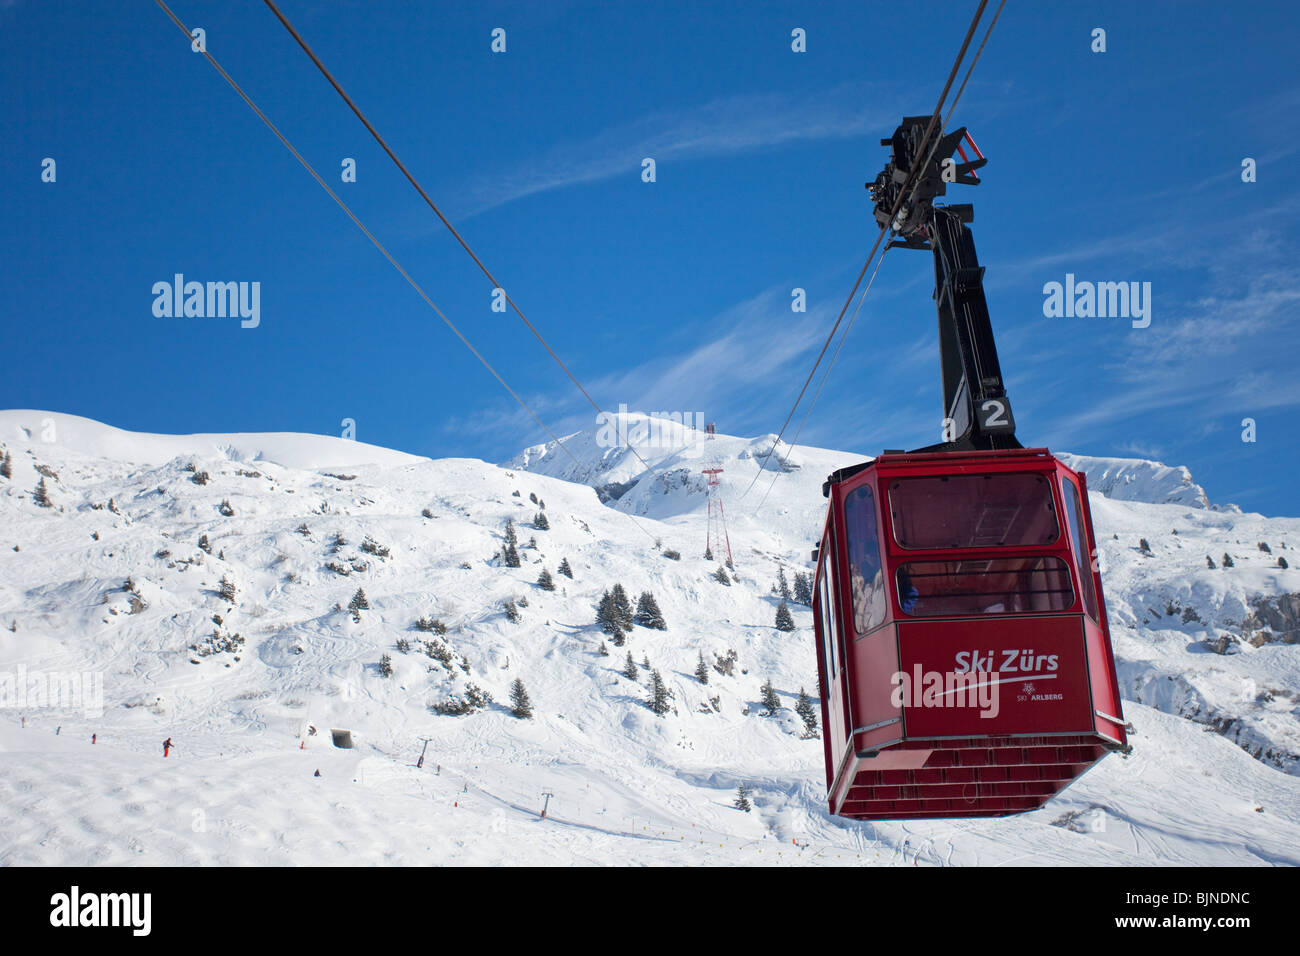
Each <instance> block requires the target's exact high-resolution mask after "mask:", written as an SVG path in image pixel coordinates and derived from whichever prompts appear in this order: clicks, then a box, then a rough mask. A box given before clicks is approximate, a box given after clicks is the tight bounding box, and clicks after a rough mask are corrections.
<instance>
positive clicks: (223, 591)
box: [218, 575, 237, 604]
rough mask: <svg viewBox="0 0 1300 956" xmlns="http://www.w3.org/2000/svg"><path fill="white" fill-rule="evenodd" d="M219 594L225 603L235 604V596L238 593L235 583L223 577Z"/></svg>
mask: <svg viewBox="0 0 1300 956" xmlns="http://www.w3.org/2000/svg"><path fill="white" fill-rule="evenodd" d="M218 593H219V594H220V595H221V600H223V601H225V602H226V603H227V604H234V603H235V595H236V593H237V592H236V590H235V582H234V581H232V580H230V578H229V577H227V576H226V575H222V576H221V585H220V587H219V589H218Z"/></svg>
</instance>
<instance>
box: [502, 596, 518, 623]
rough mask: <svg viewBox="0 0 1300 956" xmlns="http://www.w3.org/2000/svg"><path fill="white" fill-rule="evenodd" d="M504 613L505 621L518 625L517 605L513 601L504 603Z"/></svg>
mask: <svg viewBox="0 0 1300 956" xmlns="http://www.w3.org/2000/svg"><path fill="white" fill-rule="evenodd" d="M505 612H506V620H508V621H509V622H510V623H511V624H518V623H519V605H518V604H516V603H515V602H514V601H513V600H510V601H506V603H505Z"/></svg>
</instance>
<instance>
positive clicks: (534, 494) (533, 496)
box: [528, 491, 537, 504]
mask: <svg viewBox="0 0 1300 956" xmlns="http://www.w3.org/2000/svg"><path fill="white" fill-rule="evenodd" d="M528 500H529V501H531V502H532V503H533V504H537V492H535V491H530V492H528Z"/></svg>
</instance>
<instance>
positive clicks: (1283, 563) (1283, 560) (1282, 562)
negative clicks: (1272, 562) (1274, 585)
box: [1277, 555, 1291, 568]
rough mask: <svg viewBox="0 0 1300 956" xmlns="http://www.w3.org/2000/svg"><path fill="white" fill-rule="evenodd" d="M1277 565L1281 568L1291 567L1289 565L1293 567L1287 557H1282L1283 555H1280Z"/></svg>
mask: <svg viewBox="0 0 1300 956" xmlns="http://www.w3.org/2000/svg"><path fill="white" fill-rule="evenodd" d="M1277 566H1278V567H1279V568H1289V567H1291V565H1289V564H1287V563H1286V558H1284V557H1282V556H1281V555H1278V559H1277Z"/></svg>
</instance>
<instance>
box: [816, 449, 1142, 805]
mask: <svg viewBox="0 0 1300 956" xmlns="http://www.w3.org/2000/svg"><path fill="white" fill-rule="evenodd" d="M825 490H826V491H827V493H828V494H827V496H828V497H829V499H830V506H829V508H828V510H827V518H826V525H825V528H824V530H823V534H822V539H821V545H820V547H819V549H818V551H817V554H816V559H817V576H816V580H815V590H814V597H813V617H814V620H815V623H816V634H817V657H818V672H819V674H820V675H821V678H822V684H823V686H822V687H821V688H820V690H821V703H822V727H823V731H824V738H823V741H824V746H825V748H826V786H827V793H828V799H829V803H830V810H831V812H832V813H834V814H839V815H841V816H846V817H853V818H857V819H905V818H918V817H927V818H928V817H968V816H1005V815H1007V814H1012V813H1020V812H1023V811H1026V810H1034V809H1037V808H1038V807H1040V806H1042V805H1043V804H1044V803H1046V802H1047V801H1048V800H1050V799H1051V798H1052V797H1053V796H1055V795H1056V794H1057V793H1059V792H1060V791H1061V790H1063V789H1064V788H1065V787H1066V786H1068V785H1069V784H1070V783H1071V782H1073V781H1074V780H1076V779H1077V778H1078V777H1079V776H1080V775H1081V774H1083V773H1084V772H1086V771H1087V770H1088V769H1089V768H1091V767H1092V766H1093V765H1094V764H1095V763H1096V762H1097V761H1098V760H1100V759H1101V758H1102V757H1103V756H1105V755H1106V753H1107V752H1109V751H1111V750H1115V749H1121V748H1124V747H1126V745H1127V739H1126V736H1125V727H1124V720H1123V715H1122V712H1121V710H1120V700H1119V685H1118V681H1117V679H1116V674H1115V661H1114V656H1113V653H1112V650H1111V646H1110V640H1109V636H1108V635H1109V628H1108V627H1107V620H1106V608H1105V603H1104V599H1103V597H1102V591H1101V577H1100V574H1099V573H1098V571H1097V569H1096V567H1095V563H1094V562H1093V561H1092V560H1091V556H1092V555H1094V554H1095V553H1096V542H1095V539H1094V537H1093V531H1092V518H1091V514H1090V512H1089V508H1088V496H1087V487H1086V483H1085V479H1084V476H1083V475H1082V474H1079V473H1076V472H1074V471H1072V470H1071V469H1070V468H1068V467H1066V466H1065V465H1064V464H1062V463H1061V462H1060V461H1058V460H1057V459H1056V458H1055V457H1053V456H1052V455H1051V454H1050V453H1049V452H1048V451H1047V450H1046V449H1007V450H994V451H972V452H949V451H945V452H930V453H926V452H918V453H911V454H893V453H887V454H884V455H882V456H881V457H879V458H877V459H875V460H874V461H872V462H869V463H866V464H863V465H858V466H854V467H852V468H847V469H842V470H841V471H840V472H837V473H836V474H834V475H832V476H831V477H830V479H829V480H828V482H827V486H826V489H825Z"/></svg>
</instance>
